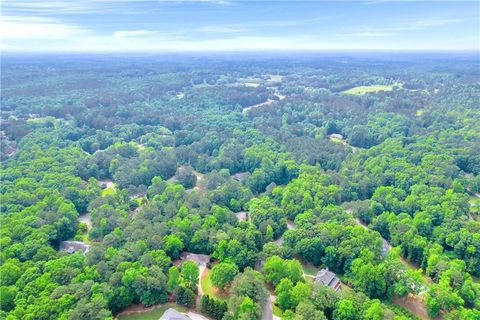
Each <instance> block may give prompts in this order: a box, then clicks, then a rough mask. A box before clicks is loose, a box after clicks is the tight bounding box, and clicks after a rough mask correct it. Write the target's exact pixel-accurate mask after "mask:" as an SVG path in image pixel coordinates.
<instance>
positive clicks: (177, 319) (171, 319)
mask: <svg viewBox="0 0 480 320" xmlns="http://www.w3.org/2000/svg"><path fill="white" fill-rule="evenodd" d="M159 320H191V318H190V317H189V316H187V315H186V314H183V313H180V312H178V311H177V310H175V309H173V308H169V309H167V311H165V313H164V314H163V315H162V316H161V317H160V319H159Z"/></svg>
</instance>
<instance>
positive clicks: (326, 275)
mask: <svg viewBox="0 0 480 320" xmlns="http://www.w3.org/2000/svg"><path fill="white" fill-rule="evenodd" d="M315 282H317V283H321V284H324V285H326V286H329V287H330V288H334V289H335V287H336V286H337V285H338V284H339V283H340V279H339V278H338V277H337V276H336V275H335V273H333V272H332V271H329V270H328V269H322V270H320V271H318V273H317V276H316V277H315Z"/></svg>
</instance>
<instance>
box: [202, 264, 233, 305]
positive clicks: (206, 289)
mask: <svg viewBox="0 0 480 320" xmlns="http://www.w3.org/2000/svg"><path fill="white" fill-rule="evenodd" d="M200 284H201V286H202V290H203V293H204V294H206V295H209V296H210V297H214V298H216V299H218V300H223V301H226V300H227V299H228V294H227V292H226V291H225V292H222V291H220V290H219V289H217V288H215V287H214V286H213V284H212V281H211V280H210V270H209V269H205V272H203V274H202V279H201V280H200Z"/></svg>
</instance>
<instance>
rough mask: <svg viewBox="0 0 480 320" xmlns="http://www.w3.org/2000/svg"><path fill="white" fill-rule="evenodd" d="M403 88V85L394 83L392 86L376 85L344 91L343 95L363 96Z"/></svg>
mask: <svg viewBox="0 0 480 320" xmlns="http://www.w3.org/2000/svg"><path fill="white" fill-rule="evenodd" d="M401 87H402V84H401V83H394V84H392V85H384V84H375V85H371V86H359V87H353V88H350V89H348V90H345V91H343V93H346V94H356V95H361V94H365V93H372V92H379V91H392V90H393V88H401Z"/></svg>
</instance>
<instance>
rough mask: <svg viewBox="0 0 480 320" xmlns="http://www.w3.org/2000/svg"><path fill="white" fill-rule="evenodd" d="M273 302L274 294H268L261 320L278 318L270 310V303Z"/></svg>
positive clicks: (275, 319)
mask: <svg viewBox="0 0 480 320" xmlns="http://www.w3.org/2000/svg"><path fill="white" fill-rule="evenodd" d="M274 303H275V296H273V295H270V297H268V300H267V302H266V303H265V304H264V305H263V320H280V318H279V317H277V316H275V315H274V314H273V311H272V305H273V304H274Z"/></svg>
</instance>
